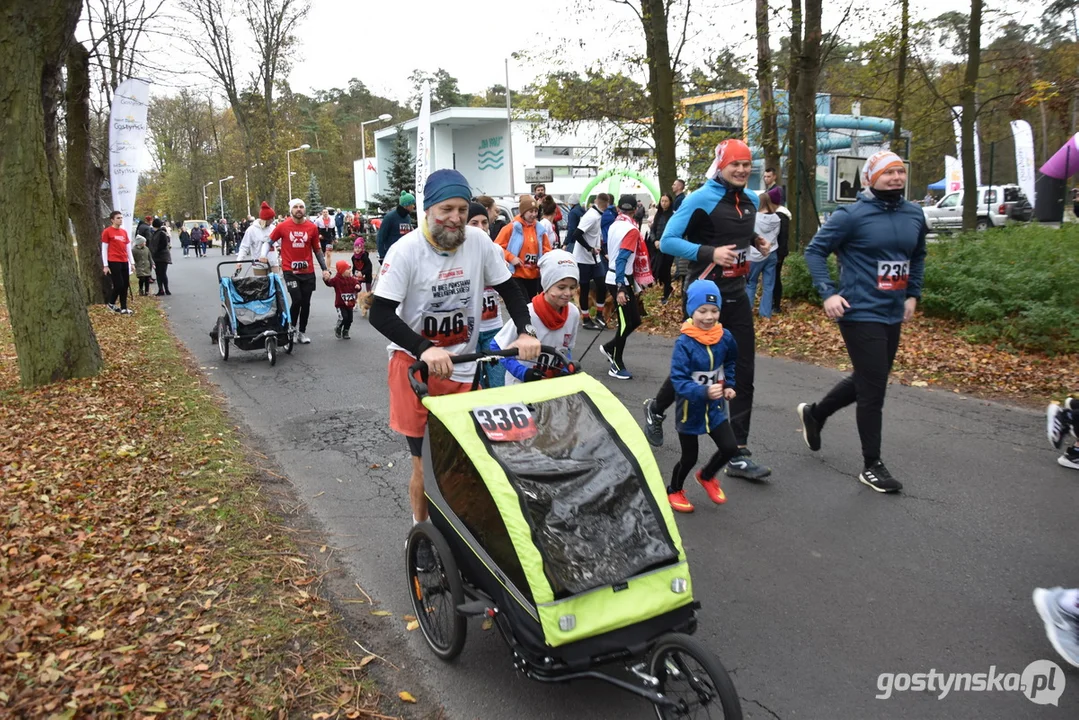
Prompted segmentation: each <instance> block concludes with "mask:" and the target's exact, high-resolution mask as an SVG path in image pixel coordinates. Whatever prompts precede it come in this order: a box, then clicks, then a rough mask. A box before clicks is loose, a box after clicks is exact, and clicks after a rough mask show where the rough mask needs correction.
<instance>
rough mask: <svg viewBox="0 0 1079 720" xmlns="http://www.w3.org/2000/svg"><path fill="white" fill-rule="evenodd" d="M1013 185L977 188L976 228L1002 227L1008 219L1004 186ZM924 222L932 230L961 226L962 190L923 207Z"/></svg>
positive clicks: (952, 228) (956, 228)
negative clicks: (934, 203)
mask: <svg viewBox="0 0 1079 720" xmlns="http://www.w3.org/2000/svg"><path fill="white" fill-rule="evenodd" d="M1011 187H1015V186H1010V185H1007V186H1006V185H993V186H982V187H979V188H978V224H977V229H978V230H985V229H986V228H991V227H1003V226H1004V225H1007V224H1008V222H1009V221H1010V218H1009V209H1008V206H1007V204H1006V203H1005V201H1004V200H1005V196H1006V194H1007V193H1006V192H1005V190H1006V188H1011ZM922 212H923V213H925V223H926V225H928V226H929V229H930V230H931V231H934V232H940V231H942V230H959V229H961V228H962V227H963V191H962V190H960V191H958V192H953V193H948V194H947V195H945V196H944V197H942V198H941V199H940V202H938V203H937V204H936V205H929V206H928V207H923V208H922Z"/></svg>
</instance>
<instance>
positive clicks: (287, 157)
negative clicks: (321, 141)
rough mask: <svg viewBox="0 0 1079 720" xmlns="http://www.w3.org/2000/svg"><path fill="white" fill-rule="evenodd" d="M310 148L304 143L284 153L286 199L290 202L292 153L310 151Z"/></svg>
mask: <svg viewBox="0 0 1079 720" xmlns="http://www.w3.org/2000/svg"><path fill="white" fill-rule="evenodd" d="M310 149H311V146H310V145H308V144H307V143H304V144H303V145H301V146H300V147H298V148H292V149H291V150H288V151H286V152H285V165H286V166H287V167H288V199H289V202H292V153H294V152H299V151H300V150H310Z"/></svg>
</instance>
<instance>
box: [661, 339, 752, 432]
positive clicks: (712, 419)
mask: <svg viewBox="0 0 1079 720" xmlns="http://www.w3.org/2000/svg"><path fill="white" fill-rule="evenodd" d="M737 357H738V344H737V343H736V342H735V341H734V336H733V335H731V331H730V330H724V331H723V337H722V338H720V341H719V342H718V343H716V344H715V345H705V344H704V343H702V342H700V341H699V340H694V339H693V338H691V337H690V336H689V335H679V336H678V339H677V340H676V341H675V343H674V353H673V354H672V355H671V383H672V384H673V385H674V392H675V394H677V395H678V399H677V400H676V401H675V403H674V411H675V417H674V426H675V429H677V430H678V432H679V433H685V434H687V435H704V434H705V433H710V432H712V430H713V429H714V428H716V427H718V426H719V425H720V424H721V423H722V422H723V421H724V420H726V419H727V413H726V412H724V410H723V401H722V400H709V399H708V386H709V385H711V384H713V383H715V382H719V381H722V382H723V383H724V385H725V386H726V387H729V388H733V387H734V361H735V360H736V359H737Z"/></svg>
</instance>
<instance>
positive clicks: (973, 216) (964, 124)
mask: <svg viewBox="0 0 1079 720" xmlns="http://www.w3.org/2000/svg"><path fill="white" fill-rule="evenodd" d="M967 37H968V41H967V68H966V73H965V75H964V77H963V86H962V87H961V88H960V90H959V101H960V104H961V105H962V106H963V117H962V118H960V123H959V131H960V135H961V136H962V140H963V148H962V153H961V154H962V156H963V157H961V158H960V160H961V161H962V163H963V229H964V230H973V229H974V228H975V227H977V224H978V208H977V204H978V176H977V174H976V166H975V161H974V123H975V121H976V120H977V118H978V108H977V102H976V97H977V96H976V94H975V93H976V92H977V86H978V73H979V71H980V70H981V63H982V0H970V26H969V28H968V31H967Z"/></svg>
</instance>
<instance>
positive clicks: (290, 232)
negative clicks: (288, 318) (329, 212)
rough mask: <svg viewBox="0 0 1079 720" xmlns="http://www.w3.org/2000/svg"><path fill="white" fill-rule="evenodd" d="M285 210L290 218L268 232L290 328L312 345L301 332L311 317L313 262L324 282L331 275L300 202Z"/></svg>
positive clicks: (312, 224)
mask: <svg viewBox="0 0 1079 720" xmlns="http://www.w3.org/2000/svg"><path fill="white" fill-rule="evenodd" d="M288 209H289V217H288V218H286V219H284V220H282V221H281V222H279V223H277V226H276V227H275V228H274V229H273V232H271V233H270V240H271V241H272V242H274V243H277V244H278V245H280V248H281V270H282V271H283V274H284V278H285V287H287V288H288V294H289V300H290V301H291V304H292V326H293V327H295V328H296V329H297V330H298V331H299V332H298V333H297V335H296V342H298V343H300V344H302V345H306V344H308V343H309V342H311V339H310V338H309V337H307V335H305V334H304V333H305V331H306V330H307V318H308V316H309V315H310V314H311V293H313V292H314V291H315V268H314V267H313V265H314V263H313V259H314V260H318V264H319V267H321V268H322V278H323V279H324V280H325V279H326V278H328V277H329V276H330V274H329V272H327V271H326V258H325V257H324V256H323V254H322V248H321V247H320V246H319V242H318V228H316V227H315V224H314V223H313V222H311V221H310V220H308V219H307V206H306V205H304V202H303V200H300V199H299V198H295V199H293V200H292V202H290V203H289V204H288Z"/></svg>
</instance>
